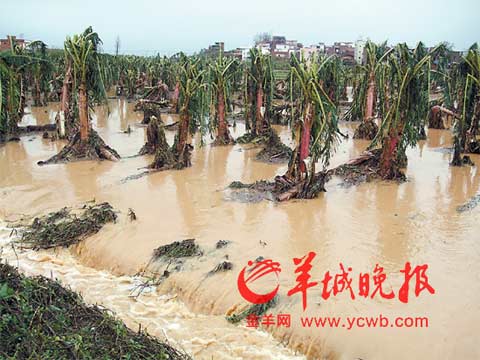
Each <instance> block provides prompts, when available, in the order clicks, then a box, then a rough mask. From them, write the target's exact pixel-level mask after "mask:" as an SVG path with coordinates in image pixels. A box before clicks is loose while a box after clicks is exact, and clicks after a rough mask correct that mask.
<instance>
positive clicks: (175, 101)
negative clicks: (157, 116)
mask: <svg viewBox="0 0 480 360" xmlns="http://www.w3.org/2000/svg"><path fill="white" fill-rule="evenodd" d="M179 97H180V83H179V82H177V83H176V84H175V90H174V91H173V98H172V108H173V111H175V113H176V114H178V98H179Z"/></svg>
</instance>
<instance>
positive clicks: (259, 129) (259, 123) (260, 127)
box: [255, 84, 263, 135]
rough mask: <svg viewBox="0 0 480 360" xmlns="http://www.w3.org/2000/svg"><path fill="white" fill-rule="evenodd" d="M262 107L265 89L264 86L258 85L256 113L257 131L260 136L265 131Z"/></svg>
mask: <svg viewBox="0 0 480 360" xmlns="http://www.w3.org/2000/svg"><path fill="white" fill-rule="evenodd" d="M262 107H263V87H262V85H260V84H259V85H258V87H257V104H256V112H255V123H256V126H255V129H256V132H257V135H260V134H261V133H262V131H263V115H262Z"/></svg>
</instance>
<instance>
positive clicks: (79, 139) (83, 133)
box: [39, 27, 120, 165]
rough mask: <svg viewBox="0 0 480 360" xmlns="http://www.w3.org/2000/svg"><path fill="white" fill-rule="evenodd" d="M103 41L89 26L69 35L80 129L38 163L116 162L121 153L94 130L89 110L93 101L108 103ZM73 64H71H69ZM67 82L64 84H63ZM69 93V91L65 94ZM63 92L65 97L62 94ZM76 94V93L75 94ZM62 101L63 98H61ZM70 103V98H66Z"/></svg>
mask: <svg viewBox="0 0 480 360" xmlns="http://www.w3.org/2000/svg"><path fill="white" fill-rule="evenodd" d="M101 43H102V41H101V40H100V37H99V36H98V34H97V33H96V32H94V31H93V30H92V28H91V27H88V28H87V29H86V30H85V31H84V32H83V33H82V34H80V35H74V36H73V37H72V38H70V37H67V39H66V41H65V56H66V64H67V67H66V71H67V74H66V75H65V78H68V76H69V75H68V72H69V70H70V69H71V72H72V75H71V77H72V87H71V90H72V94H74V95H75V96H76V102H75V104H74V105H76V108H75V106H74V109H75V110H74V111H73V113H74V114H78V119H79V125H80V126H79V127H80V131H79V132H77V133H75V135H74V136H72V137H71V139H70V142H69V143H68V144H67V145H66V146H65V147H64V148H63V149H62V150H61V151H60V153H58V154H57V155H55V156H53V157H52V158H50V159H48V160H47V161H41V162H39V165H44V164H49V163H56V162H61V161H69V160H78V159H108V160H112V161H115V160H117V159H118V158H119V157H120V156H119V155H118V153H117V152H116V151H115V150H114V149H112V148H110V147H109V146H107V145H106V144H105V143H104V141H103V140H102V139H101V138H100V136H99V135H98V134H97V133H96V132H95V131H93V130H92V128H91V125H90V121H89V109H90V107H93V105H94V104H101V103H105V102H106V99H107V96H106V91H105V87H104V84H103V78H102V72H101V68H100V63H99V46H100V44H101ZM70 64H71V67H70ZM64 84H65V83H64ZM64 94H65V95H66V96H67V95H70V93H69V92H68V91H66V92H65V93H64ZM64 94H62V97H63V95H64ZM72 97H73V96H72ZM62 102H63V101H62ZM66 103H67V104H68V100H67V101H66Z"/></svg>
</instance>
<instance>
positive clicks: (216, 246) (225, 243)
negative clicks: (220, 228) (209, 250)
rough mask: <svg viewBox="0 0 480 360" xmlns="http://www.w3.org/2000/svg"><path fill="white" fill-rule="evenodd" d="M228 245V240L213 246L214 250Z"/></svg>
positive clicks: (219, 241)
mask: <svg viewBox="0 0 480 360" xmlns="http://www.w3.org/2000/svg"><path fill="white" fill-rule="evenodd" d="M228 244H230V241H228V240H218V241H217V244H216V245H215V248H217V249H222V248H224V247H225V246H227V245H228Z"/></svg>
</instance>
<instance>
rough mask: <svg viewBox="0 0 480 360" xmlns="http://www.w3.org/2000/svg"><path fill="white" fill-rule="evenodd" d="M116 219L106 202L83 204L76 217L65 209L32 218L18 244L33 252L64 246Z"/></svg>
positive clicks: (83, 237) (79, 239) (76, 241)
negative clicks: (81, 210) (80, 211)
mask: <svg viewBox="0 0 480 360" xmlns="http://www.w3.org/2000/svg"><path fill="white" fill-rule="evenodd" d="M116 219H117V215H116V214H115V212H114V211H113V208H112V206H111V205H110V204H109V203H107V202H104V203H101V204H98V205H97V204H95V205H85V206H84V207H83V212H82V213H81V214H79V215H77V214H76V213H73V212H72V210H71V209H68V208H66V207H65V208H63V209H61V210H59V211H55V212H52V213H50V214H48V215H45V216H42V217H37V218H35V219H34V220H33V222H32V224H31V225H29V226H26V227H25V229H23V230H22V237H21V239H20V240H18V241H17V242H18V243H19V244H20V245H21V246H22V247H24V248H30V249H34V250H39V249H50V248H54V247H59V246H63V247H67V246H70V245H73V244H76V243H78V242H80V241H81V240H83V239H85V238H86V237H88V236H90V235H92V234H95V233H97V232H98V231H99V230H100V229H101V228H102V227H103V225H105V224H106V223H109V222H115V220H116Z"/></svg>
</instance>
